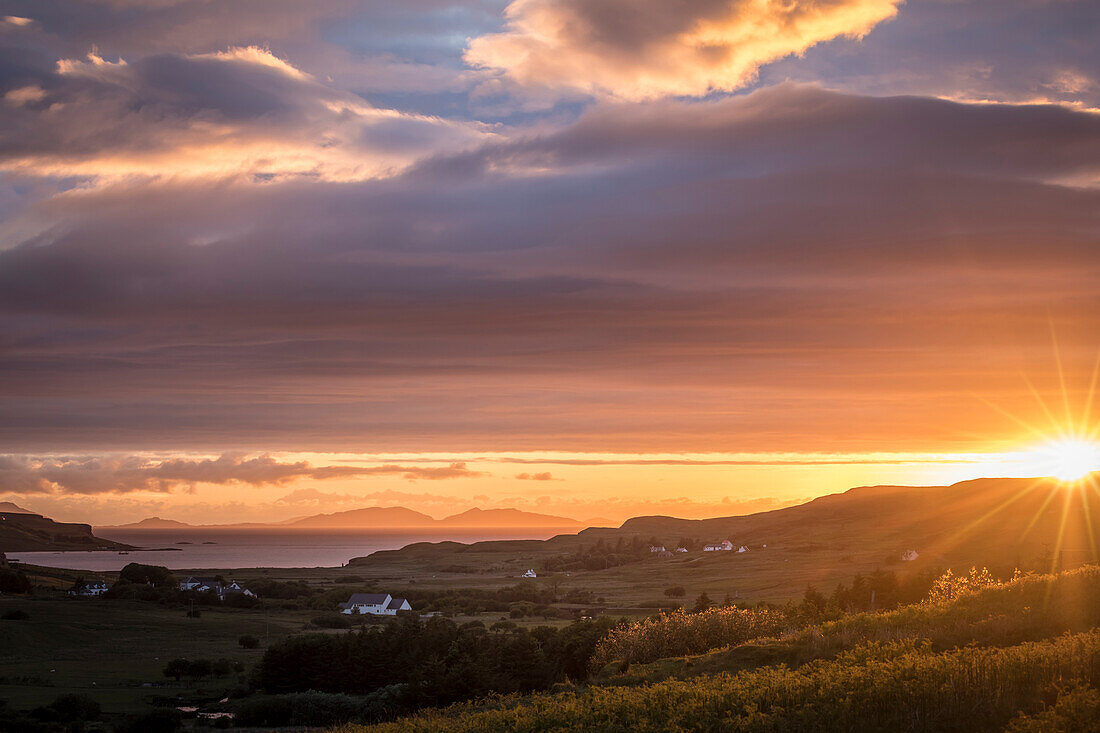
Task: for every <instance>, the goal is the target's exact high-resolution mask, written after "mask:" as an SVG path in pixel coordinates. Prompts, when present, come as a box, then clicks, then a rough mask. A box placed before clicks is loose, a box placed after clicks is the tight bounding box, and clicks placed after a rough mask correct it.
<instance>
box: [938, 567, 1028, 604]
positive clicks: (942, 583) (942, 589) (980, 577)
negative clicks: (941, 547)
mask: <svg viewBox="0 0 1100 733" xmlns="http://www.w3.org/2000/svg"><path fill="white" fill-rule="evenodd" d="M1020 577H1021V576H1020V571H1019V570H1017V571H1016V574H1015V575H1013V576H1012V580H1018V579H1019V578H1020ZM1008 582H1012V581H1008ZM1002 585H1005V583H1002V582H1001V581H999V580H997V579H996V578H994V577H993V575H992V574H991V573H990V572H989V570H988V569H987V568H982V569H981V570H978V569H977V568H970V572H969V573H967V574H966V575H955V574H954V573H953V572H951V570H950V569H948V570H947V572H945V573H944V574H943V575H941V576H940V577H938V578H936V580H935V582H933V583H932V587H931V589H929V591H928V597H927V598H926V599H925V601H924V602H925V603H943V602H945V601H953V600H955V599H956V598H961V597H962V596H965V595H970V594H972V593H977V592H978V591H981V590H985V589H986V588H999V587H1001V586H1002Z"/></svg>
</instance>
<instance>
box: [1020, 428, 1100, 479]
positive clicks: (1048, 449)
mask: <svg viewBox="0 0 1100 733" xmlns="http://www.w3.org/2000/svg"><path fill="white" fill-rule="evenodd" d="M1027 462H1028V464H1029V465H1030V466H1031V467H1033V469H1034V470H1035V471H1036V472H1037V473H1040V474H1042V475H1045V476H1054V477H1055V478H1058V479H1060V480H1062V481H1066V482H1072V481H1080V480H1081V479H1083V478H1084V477H1085V476H1087V475H1089V474H1090V473H1092V472H1093V471H1096V470H1100V443H1097V442H1095V441H1092V440H1087V439H1083V438H1062V439H1059V440H1053V441H1051V442H1049V443H1046V444H1044V445H1041V446H1039V447H1038V448H1036V449H1035V450H1033V451H1029V453H1028V456H1027Z"/></svg>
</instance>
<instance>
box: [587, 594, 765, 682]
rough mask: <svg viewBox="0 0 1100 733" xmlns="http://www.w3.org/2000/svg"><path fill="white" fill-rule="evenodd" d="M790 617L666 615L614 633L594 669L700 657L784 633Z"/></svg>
mask: <svg viewBox="0 0 1100 733" xmlns="http://www.w3.org/2000/svg"><path fill="white" fill-rule="evenodd" d="M785 624H786V616H785V615H784V614H783V613H782V612H780V611H774V610H770V609H747V608H736V607H733V608H710V609H707V610H705V611H703V612H701V613H684V612H682V611H679V612H673V613H662V614H660V615H659V616H656V617H652V618H647V619H644V620H642V621H639V622H637V623H634V624H631V625H629V626H626V627H622V628H618V629H612V630H611V631H610V632H608V634H607V636H606V637H604V638H603V640H602V641H600V643H599V644H598V645H597V646H596V651H595V652H594V654H593V655H592V663H591V668H592V669H593V670H598V669H600V668H602V667H604V666H605V665H607V664H609V663H610V662H613V661H618V660H623V661H626V662H652V661H654V660H657V659H661V658H663V657H673V656H680V655H684V654H700V653H702V652H705V651H709V650H710V649H715V648H717V647H721V646H726V645H728V644H739V643H741V642H743V641H747V640H748V639H752V638H755V637H758V636H768V635H771V634H775V633H776V632H778V631H780V630H781V629H782V628H783V627H784V625H785Z"/></svg>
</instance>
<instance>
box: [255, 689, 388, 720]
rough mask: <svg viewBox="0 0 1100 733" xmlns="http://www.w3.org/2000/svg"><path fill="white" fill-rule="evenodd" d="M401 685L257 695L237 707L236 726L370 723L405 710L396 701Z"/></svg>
mask: <svg viewBox="0 0 1100 733" xmlns="http://www.w3.org/2000/svg"><path fill="white" fill-rule="evenodd" d="M401 690H402V686H400V685H393V686H390V687H383V688H382V689H380V690H376V691H375V692H372V693H371V694H369V695H356V696H352V695H343V694H329V693H324V692H301V693H296V694H290V695H257V696H253V697H248V698H245V699H244V700H242V701H241V702H240V703H239V704H238V705H237V708H236V711H235V713H236V717H235V718H234V723H236V725H238V726H242V727H243V726H253V727H276V726H332V725H340V724H342V723H373V722H378V721H381V720H386V719H389V718H392V717H394V716H395V715H397V714H399V713H401V712H404V711H405V710H406V708H405V707H404V705H402V704H401V703H400V702H399V697H400V693H401Z"/></svg>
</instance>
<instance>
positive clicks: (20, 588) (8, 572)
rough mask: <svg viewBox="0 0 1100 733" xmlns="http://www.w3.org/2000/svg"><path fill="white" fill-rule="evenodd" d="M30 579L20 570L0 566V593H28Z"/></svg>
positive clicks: (30, 587) (30, 588)
mask: <svg viewBox="0 0 1100 733" xmlns="http://www.w3.org/2000/svg"><path fill="white" fill-rule="evenodd" d="M31 590H33V588H32V586H31V581H30V579H29V578H27V576H26V575H24V574H23V571H22V570H13V569H11V568H0V593H18V594H23V593H30V592H31Z"/></svg>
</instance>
